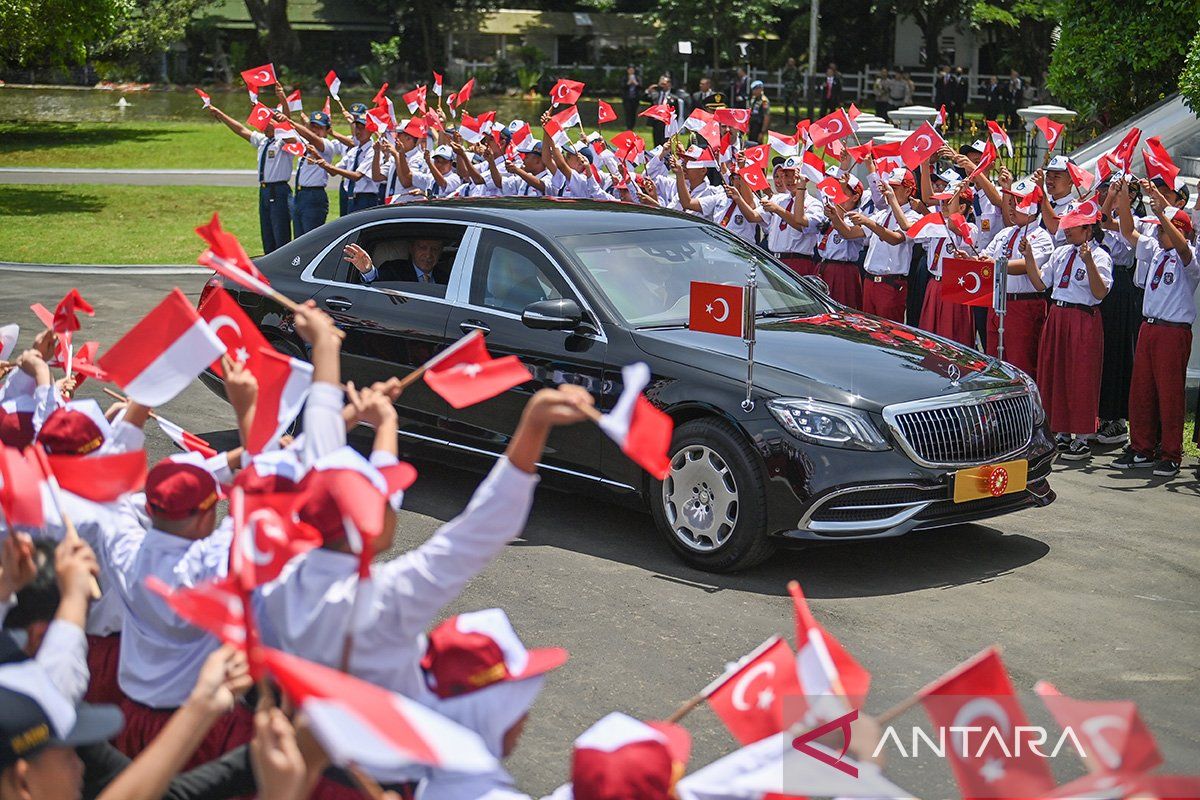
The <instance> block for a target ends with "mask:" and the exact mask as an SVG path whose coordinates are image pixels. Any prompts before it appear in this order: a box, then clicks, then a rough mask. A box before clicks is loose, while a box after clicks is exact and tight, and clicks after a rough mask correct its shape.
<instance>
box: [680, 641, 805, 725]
mask: <svg viewBox="0 0 1200 800" xmlns="http://www.w3.org/2000/svg"><path fill="white" fill-rule="evenodd" d="M800 693H801V690H800V681H799V679H798V678H797V676H796V656H795V654H794V653H793V652H792V648H791V647H790V646H789V645H788V643H787V642H785V641H784V640H783V639H781V638H780V637H778V636H772V637H771V638H770V639H768V640H767V641H765V642H763V643H762V644H761V645H759V647H758V648H757V649H755V650H754V651H753V652H752V653H750V655H748V656H746V657H745V658H744V659H742V661H741V662H740V663H739V664H738V665H737V666H735V667H734V668H733V669H731V670H730V671H728V672H726V673H725V674H724V675H722V676H721V677H720V678H717V680H715V681H713V683H712V684H710V685H709V686H708V687H706V688H705V689H704V691H703V692H701V694H703V695H704V696H705V698H706V699H707V700H708V705H709V707H710V708H712V710H713V713H714V714H716V715H717V716H718V717H720V718H721V722H723V723H725V727H726V728H728V729H729V732H730V733H731V734H733V738H735V739H737V740H738V741H739V742H741V743H742V744H750V743H751V742H757V741H758V740H760V739H763V738H765V737H767V736H770V735H771V734H774V733H779V732H780V731H781V730H783V726H784V720H783V699H784V697H786V696H789V695H790V696H793V697H797V696H799V695H800Z"/></svg>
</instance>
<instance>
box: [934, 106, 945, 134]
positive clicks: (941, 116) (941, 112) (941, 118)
mask: <svg viewBox="0 0 1200 800" xmlns="http://www.w3.org/2000/svg"><path fill="white" fill-rule="evenodd" d="M933 124H934V125H935V126H936V127H938V128H945V127H946V104H945V103H942V107H941V108H939V109H938V112H937V117H936V118H935V119H934V120H933Z"/></svg>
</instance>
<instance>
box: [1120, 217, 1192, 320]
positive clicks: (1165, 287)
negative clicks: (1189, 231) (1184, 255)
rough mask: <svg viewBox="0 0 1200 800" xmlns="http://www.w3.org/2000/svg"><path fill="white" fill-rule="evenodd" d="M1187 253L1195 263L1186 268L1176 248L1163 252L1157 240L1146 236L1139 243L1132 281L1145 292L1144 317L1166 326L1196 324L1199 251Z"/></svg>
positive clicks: (1187, 265)
mask: <svg viewBox="0 0 1200 800" xmlns="http://www.w3.org/2000/svg"><path fill="white" fill-rule="evenodd" d="M1188 250H1189V251H1190V252H1191V254H1192V260H1191V261H1189V262H1188V263H1187V264H1186V265H1185V264H1183V263H1182V261H1183V259H1181V258H1180V257H1179V253H1178V252H1177V251H1176V250H1175V249H1174V248H1169V249H1168V248H1164V247H1163V246H1162V244H1160V243H1159V241H1158V237H1157V236H1154V237H1151V236H1147V235H1145V234H1143V235H1142V236H1141V238H1139V239H1138V243H1137V272H1135V273H1134V276H1133V281H1134V283H1136V284H1137V285H1138V286H1141V287H1142V288H1144V289H1145V290H1146V294H1145V299H1144V300H1143V301H1142V316H1144V317H1147V318H1148V319H1160V320H1163V321H1164V322H1183V323H1187V324H1188V325H1191V324H1193V323H1194V322H1195V321H1196V287H1197V286H1200V263H1197V262H1196V249H1195V248H1194V247H1192V246H1191V245H1189V246H1188Z"/></svg>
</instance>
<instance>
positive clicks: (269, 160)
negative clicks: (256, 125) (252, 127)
mask: <svg viewBox="0 0 1200 800" xmlns="http://www.w3.org/2000/svg"><path fill="white" fill-rule="evenodd" d="M250 144H251V145H253V147H254V149H255V150H257V151H258V155H257V159H256V161H255V164H256V169H257V170H258V181H259V182H260V183H275V182H277V181H283V182H284V183H287V182H288V181H290V180H291V179H292V162H293V160H294V159H295V156H293V155H292V154H291V153H289V152H287V151H285V150H284V149H283V142H282V141H280V140H279V139H268V138H267V135H266V134H265V133H263V132H262V131H254V132H253V133H251V134H250Z"/></svg>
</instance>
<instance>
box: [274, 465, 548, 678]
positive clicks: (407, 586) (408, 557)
mask: <svg viewBox="0 0 1200 800" xmlns="http://www.w3.org/2000/svg"><path fill="white" fill-rule="evenodd" d="M372 462H373V463H376V458H375V457H374V456H373V458H372ZM537 483H538V476H537V475H533V474H530V473H527V472H524V471H522V470H520V469H517V468H516V467H514V466H513V465H512V464H510V463H509V461H508V459H507V458H504V457H501V458H500V460H499V461H497V462H496V465H495V466H494V467H492V470H491V472H490V473H489V474H488V476H487V478H485V479H484V481H483V483H481V484H480V485H479V488H477V489H476V490H475V494H474V495H473V496H472V497H471V501H470V503H469V504H468V505H467V507H466V509H465V510H463V512H462V513H460V514H459V515H458V516H457V517H455V518H454V519H452V520H450V521H449V522H447V523H446V524H445V525H443V526H442V527H440V528H439V529H438V530H437V532H436V533H434V534H433V536H431V537H430V538H429V539H427V540H426V541H425V542H424V543H423V544H421V545H420V546H419V547H417V548H416V549H415V550H410V551H408V552H407V553H405V554H404V555H402V556H400V557H399V558H396V559H394V560H392V561H388V562H386V563H375V564H372V565H371V589H370V591H369V602H370V607H369V608H368V609H366V611H365V613H366V618H367V621H368V623H369V624H368V625H367V626H366V628H365V629H364V630H362V631H360V632H359V633H357V634H356V635H355V637H354V648H353V651H352V653H351V655H350V672H351V674H353V675H355V676H357V677H359V678H362V679H364V680H367V681H370V682H371V683H374V684H377V685H379V686H382V687H384V688H386V689H389V690H391V691H396V692H400V693H401V694H404V695H407V696H409V697H419V696H420V695H421V693H422V692H423V691H428V689H426V688H425V686H424V679H423V677H422V675H421V668H420V659H421V655H422V654H423V653H424V651H425V642H424V633H425V631H426V630H427V629H428V627H429V625H430V624H431V623H432V622H433V620H434V618H435V617H436V616H437V614H438V613H439V612H440V611H441V609H442V608H443V607H445V605H446V604H447V603H449V602H450V601H452V600H454V599H455V598H456V597H458V595H459V593H460V592H461V591H462V589H463V587H464V586H465V585H466V584H467V582H468V581H469V580H471V579H472V578H473V577H475V576H476V575H478V574H479V573H480V572H482V571H483V570H484V569H485V568H486V567H487V566H488V564H490V563H491V562H492V560H493V559H494V558H495V557H496V556H497V554H499V552H500V551H501V550H503V549H504V547H505V545H507V544H508V543H509V542H511V541H512V540H513V539H515V538H516V537H517V536H518V535H519V534H520V533H521V531H522V530H523V529H524V527H525V520H526V518H527V517H528V515H529V509H530V506H531V505H532V503H533V490H534V488H535V487H536V486H537ZM358 588H359V580H358V557H357V556H355V555H352V554H349V553H338V552H334V551H332V550H326V549H323V548H318V549H316V550H310V551H309V552H308V553H305V554H304V555H302V556H299V557H297V558H295V559H293V560H292V561H291V562H289V563H288V565H287V566H286V567H284V570H283V572H282V573H281V574H280V575H279V577H278V578H277V579H275V580H274V581H272V582H271V583H268V584H266V585H265V586H262V587H260V589H259V591H258V592H257V593H256V594H255V597H254V604H255V612H256V613H257V615H258V618H259V621H260V623H261V625H262V635H263V640H264V641H265V642H266V643H267V644H268V645H270V646H273V647H278V648H280V649H283V650H285V651H287V652H289V653H295V654H296V655H298V656H301V657H302V658H307V659H309V660H311V661H316V662H317V663H320V664H325V665H326V666H334V667H336V666H337V665H338V662H339V660H340V658H341V652H342V641H343V638H344V636H345V633H346V630H347V627H348V626H349V624H350V622H351V615H352V613H353V606H354V598H355V595H356V593H357V591H358ZM366 599H368V598H366V597H364V600H366ZM360 613H364V612H361V611H360Z"/></svg>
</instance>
